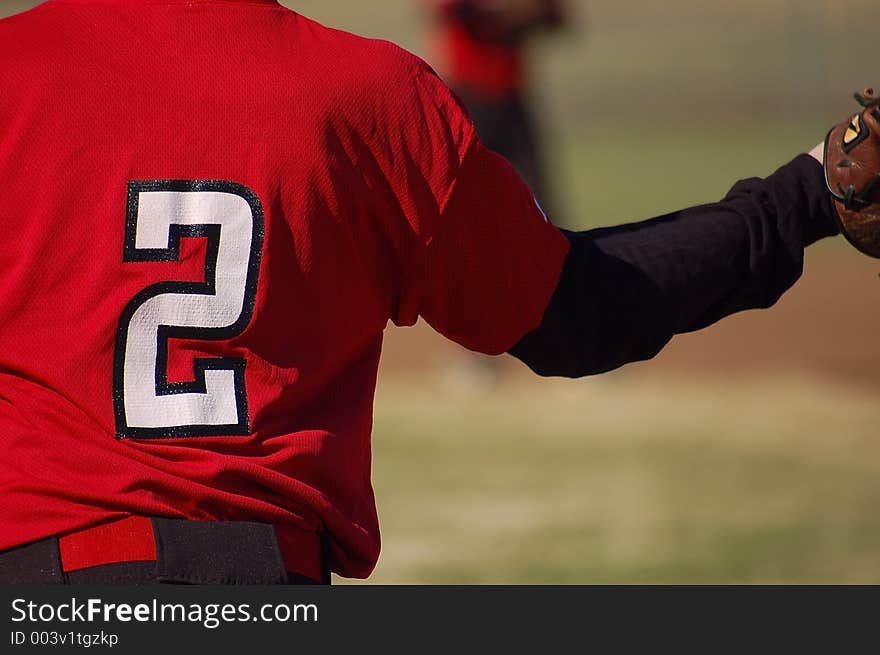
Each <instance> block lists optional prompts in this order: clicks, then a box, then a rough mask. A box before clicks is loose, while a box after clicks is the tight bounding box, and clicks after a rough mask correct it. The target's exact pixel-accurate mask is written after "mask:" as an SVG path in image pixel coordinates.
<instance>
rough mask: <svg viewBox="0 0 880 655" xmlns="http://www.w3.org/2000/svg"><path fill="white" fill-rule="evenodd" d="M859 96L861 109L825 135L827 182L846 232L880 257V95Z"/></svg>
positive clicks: (853, 241)
mask: <svg viewBox="0 0 880 655" xmlns="http://www.w3.org/2000/svg"><path fill="white" fill-rule="evenodd" d="M856 100H858V102H859V104H860V105H861V106H862V111H860V112H859V113H858V114H856V115H855V116H852V117H851V118H849V119H847V120H846V121H844V122H843V123H840V124H839V125H836V126H834V127H833V128H831V131H830V132H829V133H828V137H827V138H826V139H825V182H826V184H827V185H828V189H829V190H830V191H831V195H832V196H834V205H835V206H836V208H837V216H838V219H839V220H840V227H841V231H842V232H843V234H844V236H846V238H847V239H848V240H849V242H850V243H851V244H853V245H854V246H855V247H856V248H858V249H859V250H861V251H862V252H863V253H865V254H866V255H870V256H871V257H878V258H880V97H878V96H877V95H876V94H875V93H874V90H873V89H865V91H864V93H857V94H856Z"/></svg>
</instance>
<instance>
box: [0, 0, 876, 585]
mask: <svg viewBox="0 0 880 655" xmlns="http://www.w3.org/2000/svg"><path fill="white" fill-rule="evenodd" d="M35 4H37V3H35V2H17V1H12V0H0V16H2V15H8V14H12V13H15V12H17V11H20V10H23V9H26V8H28V7H30V6H33V5H35ZM283 4H286V5H288V6H289V7H291V8H292V9H295V10H296V11H299V12H300V13H303V14H305V15H306V16H309V17H311V18H315V19H317V20H319V21H321V22H324V23H326V24H329V25H333V26H336V27H340V28H343V29H346V30H350V31H354V32H357V33H359V34H364V35H368V36H373V37H381V38H385V39H389V40H392V41H395V42H397V43H399V44H400V45H402V46H404V47H406V48H408V49H410V50H413V51H415V52H416V53H418V54H420V55H421V56H423V57H425V58H427V59H428V60H429V61H431V62H432V63H433V64H435V65H436V66H437V67H438V68H439V69H440V70H441V72H442V73H443V74H444V75H447V76H449V77H448V79H450V82H453V83H454V82H455V81H456V80H454V79H451V77H454V76H455V74H456V72H455V70H454V62H450V59H449V51H448V49H446V50H444V43H443V39H444V38H447V37H448V34H446V33H445V32H444V30H445V29H446V28H445V27H443V26H441V25H440V24H438V18H437V16H438V11H439V10H438V9H437V7H436V5H437V3H436V2H429V1H428V0H373V1H372V2H352V1H346V2H343V1H342V0H302V1H294V0H291V1H289V2H284V3H283ZM447 4H448V3H447ZM496 4H498V3H497V2H496ZM501 4H503V2H501ZM517 4H523V3H522V2H519V3H517ZM560 4H562V5H565V7H564V11H565V17H566V19H565V21H564V22H565V25H564V26H562V27H560V28H559V29H552V30H551V29H547V30H544V31H542V32H541V33H535V34H534V35H531V34H530V36H529V38H527V39H519V40H516V43H517V45H518V46H519V45H521V46H522V47H523V48H524V49H523V51H522V52H521V53H520V54H519V56H521V57H523V58H524V60H525V65H526V67H527V73H526V80H527V83H523V85H522V88H521V89H519V93H520V94H521V95H522V96H523V97H526V98H527V99H528V100H527V103H528V105H529V106H530V107H531V113H532V119H533V120H534V122H535V123H536V127H535V128H534V129H535V132H536V134H537V135H538V137H537V138H538V141H539V144H540V145H539V148H538V150H539V155H540V158H541V160H542V161H543V166H544V169H545V172H544V176H543V177H544V184H545V186H546V189H545V190H543V191H542V193H545V194H546V195H547V196H548V197H549V198H552V202H549V203H548V204H550V205H552V207H553V209H552V212H553V214H554V215H553V218H554V220H556V221H557V222H559V223H562V224H564V225H566V226H567V227H572V228H579V229H586V228H590V227H594V226H600V225H611V224H616V223H621V222H629V221H633V220H640V219H644V218H649V217H652V216H656V215H659V214H662V213H665V212H667V211H670V210H675V209H680V208H682V207H685V206H690V205H694V204H699V203H703V202H711V201H715V200H717V199H719V198H720V197H722V196H723V195H724V193H725V192H726V191H727V189H728V188H729V187H730V186H731V185H732V183H733V182H734V181H736V180H737V179H740V178H743V177H750V176H756V175H757V176H763V175H767V174H769V173H771V172H772V171H773V170H775V168H776V167H778V166H779V165H781V164H783V163H785V162H786V161H788V160H789V159H791V158H792V157H793V156H794V155H796V154H798V153H799V152H804V151H807V150H809V149H810V148H812V146H813V145H815V144H816V143H818V142H819V141H820V140H822V139H823V138H824V135H825V132H826V131H827V129H828V128H829V127H830V126H831V125H832V124H833V123H835V122H837V121H839V120H841V119H842V118H844V117H845V115H846V114H847V113H849V112H851V111H854V110H855V107H856V105H855V103H854V102H853V101H852V93H853V92H854V91H856V90H860V89H861V88H863V86H865V85H866V84H869V83H874V84H880V62H878V57H877V48H876V46H877V39H876V33H877V26H878V25H880V5H878V3H877V2H876V0H833V1H832V0H736V1H735V2H712V3H709V2H705V1H704V0H667V1H666V2H662V3H658V2H649V1H648V0H633V1H632V2H626V3H621V2H617V1H614V0H572V1H571V2H568V3H560ZM47 38H51V35H47ZM444 53H445V55H446V56H445V57H444ZM878 273H880V262H875V261H871V260H869V259H867V258H865V257H863V256H861V255H859V254H858V253H856V252H855V251H853V250H852V249H851V248H849V247H848V246H847V245H846V244H845V243H844V242H843V241H842V239H835V240H828V241H826V242H823V243H820V244H818V245H816V246H814V247H812V248H811V249H810V251H809V252H808V255H807V261H806V273H805V276H804V278H803V279H802V280H801V282H799V283H798V285H797V286H796V287H795V288H794V289H793V290H792V291H791V292H790V293H789V294H788V295H787V296H786V297H785V298H783V300H782V301H781V302H780V303H779V304H778V306H777V307H775V308H773V309H772V310H769V311H762V312H749V313H746V314H742V315H739V316H736V317H733V318H730V319H727V320H725V321H723V322H722V323H720V324H719V325H717V326H714V327H712V328H710V329H708V330H705V331H703V332H702V333H699V334H694V335H688V336H683V337H678V338H676V339H675V340H674V341H673V343H672V344H671V345H670V346H669V347H668V348H667V349H666V350H665V351H664V352H663V353H662V354H661V355H660V356H659V357H658V358H656V359H655V360H654V361H652V362H648V363H644V364H638V365H633V366H631V367H628V368H626V369H624V370H622V371H618V372H615V373H612V374H608V375H604V376H601V377H597V378H591V379H587V380H581V381H561V380H541V379H537V378H535V377H534V376H532V375H531V374H530V373H528V372H527V371H526V370H525V369H524V367H522V366H521V365H519V364H518V363H517V362H515V361H512V360H510V359H509V358H502V359H500V360H498V361H497V362H496V363H494V364H492V365H491V366H483V365H474V360H473V359H471V357H470V356H467V355H465V354H464V353H462V352H460V351H459V349H457V347H455V346H452V345H450V344H448V343H446V342H445V341H443V340H442V339H441V338H440V337H438V336H436V335H434V334H433V333H432V332H431V331H430V329H428V328H425V327H424V326H422V325H420V326H417V327H416V328H412V329H407V330H401V329H390V330H389V331H388V334H387V345H386V349H385V355H384V361H383V365H382V369H381V371H380V378H379V391H378V396H377V399H376V413H375V432H374V482H375V487H376V495H377V500H378V504H379V511H380V518H381V522H382V528H383V538H384V547H383V555H382V558H381V560H380V563H379V566H378V568H377V569H376V572H375V574H374V575H373V577H372V578H371V581H372V582H374V583H442V584H445V583H465V584H466V583H660V582H663V583H877V582H880V512H878V507H880V402H878V399H880V343H878V336H880V331H878V328H880V279H878Z"/></svg>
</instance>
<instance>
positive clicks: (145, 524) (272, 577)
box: [0, 517, 330, 585]
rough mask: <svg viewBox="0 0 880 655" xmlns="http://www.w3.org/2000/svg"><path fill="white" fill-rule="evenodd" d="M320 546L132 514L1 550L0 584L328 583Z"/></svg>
mask: <svg viewBox="0 0 880 655" xmlns="http://www.w3.org/2000/svg"><path fill="white" fill-rule="evenodd" d="M325 543H326V542H325V539H323V538H321V537H320V536H319V535H318V534H316V533H313V532H307V531H304V530H302V529H300V528H293V527H289V526H283V527H282V526H273V525H269V524H265V523H249V522H243V521H228V522H223V521H189V520H182V519H167V518H157V517H154V518H147V517H129V518H126V519H122V520H118V521H114V522H112V523H106V524H102V525H99V526H95V527H92V528H87V529H85V530H81V531H79V532H75V533H71V534H67V535H63V536H60V537H50V538H48V539H44V540H42V541H38V542H34V543H31V544H27V545H25V546H21V547H19V548H14V549H11V550H6V551H0V584H66V583H74V584H76V583H77V582H86V583H88V582H95V583H103V582H110V583H112V582H113V581H114V580H117V581H118V582H120V583H139V582H141V583H142V582H169V583H181V584H235V585H269V584H287V583H291V582H293V583H301V584H329V583H330V571H329V569H328V567H327V557H326V545H325ZM114 576H115V577H114Z"/></svg>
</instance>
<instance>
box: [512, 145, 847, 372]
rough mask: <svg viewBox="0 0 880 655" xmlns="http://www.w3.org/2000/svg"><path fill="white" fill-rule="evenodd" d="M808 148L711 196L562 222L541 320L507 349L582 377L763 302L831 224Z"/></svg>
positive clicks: (790, 278)
mask: <svg viewBox="0 0 880 655" xmlns="http://www.w3.org/2000/svg"><path fill="white" fill-rule="evenodd" d="M816 159H817V156H816V155H814V156H812V157H811V156H808V155H801V156H799V157H797V158H796V159H794V160H793V161H792V162H791V163H789V164H787V165H785V166H783V167H782V168H780V169H779V170H778V171H776V172H775V173H774V174H773V175H771V176H769V177H768V178H766V179H757V178H755V179H749V180H744V181H741V182H739V183H738V184H736V185H735V186H734V187H733V188H732V189H731V190H730V192H729V193H728V194H727V196H726V197H725V198H724V199H723V200H722V201H721V202H718V203H715V204H710V205H703V206H700V207H694V208H691V209H686V210H683V211H680V212H675V213H673V214H669V215H667V216H662V217H659V218H655V219H652V220H649V221H645V222H642V223H635V224H631V225H623V226H619V227H613V228H605V229H598V230H591V231H588V232H566V233H565V235H566V237H567V238H568V240H569V242H570V250H569V254H568V256H567V258H566V261H565V264H564V267H563V272H562V275H561V277H560V281H559V284H558V286H557V288H556V291H555V293H554V295H553V297H552V299H551V301H550V304H549V306H548V308H547V310H546V312H545V314H544V318H543V321H542V323H541V325H540V327H539V328H538V329H536V330H534V331H533V332H531V333H530V334H528V335H527V336H526V337H525V338H523V339H522V340H521V341H520V342H519V343H518V344H517V345H516V346H514V347H513V348H512V349H511V350H510V353H511V354H513V355H514V356H515V357H517V358H518V359H520V360H521V361H523V362H524V363H525V364H527V365H528V366H529V367H530V368H532V369H533V370H534V371H535V372H536V373H538V374H540V375H544V376H563V377H582V376H586V375H592V374H597V373H602V372H605V371H609V370H612V369H615V368H618V367H620V366H623V365H624V364H627V363H629V362H635V361H640V360H645V359H650V358H651V357H653V356H654V355H656V354H657V353H658V352H659V351H660V350H661V349H662V348H663V347H664V346H665V345H666V344H667V343H668V342H669V341H670V339H671V338H672V337H673V336H674V335H676V334H680V333H684V332H690V331H693V330H698V329H701V328H703V327H706V326H708V325H711V324H712V323H715V322H716V321H718V320H720V319H722V318H724V317H725V316H728V315H730V314H733V313H734V312H738V311H742V310H746V309H754V308H765V307H770V306H771V305H773V304H774V303H775V302H776V301H777V300H778V299H779V297H780V296H781V295H782V294H783V293H784V292H785V291H786V290H787V289H788V288H789V287H791V285H792V284H794V283H795V281H797V279H798V278H799V277H800V275H801V273H802V268H803V253H804V248H805V247H806V246H808V245H810V244H811V243H813V242H815V241H816V240H818V239H820V238H822V237H825V236H831V235H834V234H837V232H838V229H837V225H836V222H835V218H834V213H833V212H834V209H833V205H832V203H831V199H830V196H829V194H828V191H827V189H826V186H825V181H824V175H823V170H822V166H821V165H820V164H819V163H818V162H817V161H816Z"/></svg>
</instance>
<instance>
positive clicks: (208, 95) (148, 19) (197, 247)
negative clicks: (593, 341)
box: [0, 0, 465, 575]
mask: <svg viewBox="0 0 880 655" xmlns="http://www.w3.org/2000/svg"><path fill="white" fill-rule="evenodd" d="M417 66H418V63H417V60H415V58H413V57H411V56H409V55H407V54H406V53H404V52H403V51H401V50H399V49H397V48H395V47H393V46H391V45H389V44H386V43H382V42H375V41H368V40H365V39H359V38H357V37H354V36H351V35H347V34H344V33H340V32H337V31H333V30H329V29H326V28H323V27H321V26H319V25H317V24H315V23H313V22H311V21H308V20H307V19H305V18H303V17H301V16H298V15H296V14H294V13H293V12H290V11H288V10H286V9H284V8H282V7H281V6H280V5H278V4H277V3H275V2H273V1H271V0H249V1H247V2H244V1H242V2H176V3H175V2H173V1H172V2H161V3H159V2H150V1H149V0H145V1H123V2H118V1H114V2H106V1H101V0H54V1H52V2H48V3H46V4H44V5H41V6H39V7H38V8H36V9H34V10H32V11H30V12H27V13H25V14H21V15H18V16H13V17H11V18H9V19H6V20H4V21H0V89H2V92H0V181H2V192H0V244H2V247H0V325H2V326H3V329H2V330H0V396H2V399H3V402H2V403H0V443H2V452H3V455H2V457H0V495H2V496H3V499H4V502H3V507H2V509H0V525H2V529H0V549H2V548H9V547H12V546H16V545H19V544H21V543H24V542H28V541H31V540H34V539H38V538H42V537H44V536H47V535H50V534H58V533H63V532H65V531H70V530H72V529H78V528H82V527H85V526H87V525H90V524H94V523H97V522H100V521H105V520H108V519H111V518H113V517H115V516H122V515H125V514H128V513H140V514H145V515H151V514H160V515H164V516H180V517H188V518H197V519H220V520H224V519H230V520H231V519H248V520H265V521H268V522H275V523H288V524H298V525H302V526H304V527H307V528H309V529H315V530H317V529H325V528H326V529H328V530H332V531H333V533H334V534H335V535H336V539H337V540H338V541H340V542H342V543H344V544H345V547H346V550H348V551H350V553H354V555H342V554H341V553H337V556H336V558H337V560H344V561H341V562H337V564H336V565H335V566H336V568H337V569H339V570H342V571H344V572H346V573H348V574H350V575H356V574H365V573H366V572H368V571H369V569H370V568H371V567H372V562H373V561H374V560H375V557H376V555H377V553H378V530H377V526H376V519H375V510H374V508H373V501H372V492H371V489H370V481H369V468H370V466H369V461H370V451H369V433H370V421H371V405H372V394H373V389H374V385H375V376H376V368H377V362H378V358H379V351H380V345H381V333H382V330H383V328H384V327H385V325H386V323H387V322H388V320H389V318H395V319H397V320H399V321H400V322H407V321H408V320H409V322H412V321H414V320H415V318H414V317H412V318H411V319H407V318H406V317H404V316H403V315H402V313H401V312H403V311H404V309H403V308H402V307H401V306H400V303H401V289H400V281H399V280H400V279H401V277H402V276H400V275H399V273H400V271H395V270H393V269H394V268H395V266H397V264H396V263H395V262H397V261H399V260H398V258H397V257H396V253H399V252H403V251H405V250H406V249H407V248H409V247H410V246H411V245H412V243H413V242H414V241H415V240H417V239H418V230H419V227H418V225H415V224H414V223H413V221H411V220H410V218H409V217H407V216H406V210H405V209H404V208H401V206H400V204H399V203H397V201H396V196H395V193H394V190H393V189H392V188H391V183H390V182H389V175H391V174H390V173H389V171H388V170H387V167H386V166H385V164H386V163H387V161H386V160H387V157H386V155H387V156H389V157H390V156H391V154H390V153H389V152H383V150H387V149H391V148H393V147H394V144H393V143H392V142H393V141H394V137H393V135H392V136H391V137H388V138H386V137H385V136H383V131H384V130H387V129H390V130H392V131H393V130H394V129H395V128H394V126H393V125H392V126H391V128H389V127H388V124H390V123H393V122H394V119H395V116H396V112H397V110H396V109H395V107H394V102H396V98H399V96H400V89H399V88H395V86H394V85H395V84H403V83H404V82H405V81H408V79H409V78H408V76H409V75H411V74H414V70H415V67H417ZM407 92H409V89H407ZM448 136H449V138H450V139H452V138H457V137H461V143H459V144H458V145H459V146H460V147H461V149H462V150H463V148H464V145H465V144H464V140H465V139H464V136H463V135H462V134H458V135H455V134H450V135H448ZM439 182H440V184H442V180H440V181H439ZM414 183H415V181H414ZM395 280H397V282H395ZM358 557H360V559H359V560H358V559H357V558H358Z"/></svg>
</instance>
